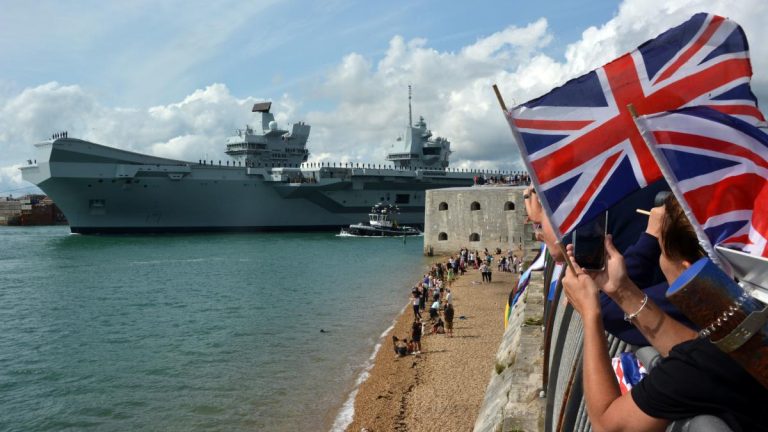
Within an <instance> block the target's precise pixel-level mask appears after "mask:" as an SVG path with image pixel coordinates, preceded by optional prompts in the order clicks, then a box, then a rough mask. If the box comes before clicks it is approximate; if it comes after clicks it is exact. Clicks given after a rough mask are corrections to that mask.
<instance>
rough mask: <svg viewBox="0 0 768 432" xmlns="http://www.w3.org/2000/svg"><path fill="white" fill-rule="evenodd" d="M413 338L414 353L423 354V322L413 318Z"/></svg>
mask: <svg viewBox="0 0 768 432" xmlns="http://www.w3.org/2000/svg"><path fill="white" fill-rule="evenodd" d="M411 339H413V354H421V322H420V321H419V320H413V325H412V326H411Z"/></svg>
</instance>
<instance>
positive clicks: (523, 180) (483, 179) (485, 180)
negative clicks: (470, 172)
mask: <svg viewBox="0 0 768 432" xmlns="http://www.w3.org/2000/svg"><path fill="white" fill-rule="evenodd" d="M474 180H475V184H476V185H479V186H482V185H510V186H517V185H527V184H529V183H530V182H531V177H530V176H529V175H528V173H526V172H524V171H516V172H513V173H510V174H499V175H487V174H482V175H479V176H475V177H474Z"/></svg>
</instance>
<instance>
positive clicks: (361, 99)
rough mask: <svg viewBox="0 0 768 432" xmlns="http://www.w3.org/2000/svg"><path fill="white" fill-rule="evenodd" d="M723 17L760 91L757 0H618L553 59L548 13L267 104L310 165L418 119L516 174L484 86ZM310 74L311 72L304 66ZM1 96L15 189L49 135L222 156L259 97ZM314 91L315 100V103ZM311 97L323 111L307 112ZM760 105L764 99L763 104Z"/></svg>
mask: <svg viewBox="0 0 768 432" xmlns="http://www.w3.org/2000/svg"><path fill="white" fill-rule="evenodd" d="M701 11H705V12H712V13H718V14H721V15H724V16H728V17H730V18H732V19H734V20H735V21H736V22H738V23H740V24H741V25H742V26H743V27H744V29H745V31H746V32H747V36H748V38H749V40H750V41H751V42H752V44H751V49H752V62H753V69H754V71H755V76H754V78H753V89H754V90H755V92H756V94H757V95H758V98H759V99H760V100H761V101H763V102H765V98H766V96H768V47H765V45H764V44H762V41H764V40H766V39H768V27H766V26H765V25H764V23H765V22H766V21H768V2H765V1H764V0H743V1H740V2H732V1H725V0H670V1H665V2H661V1H655V2H649V1H643V0H626V1H624V2H623V3H622V4H621V6H620V7H619V9H618V11H617V13H616V15H615V16H614V17H613V18H612V19H610V20H609V21H607V22H605V23H603V24H602V25H599V26H595V27H590V28H587V29H585V30H584V31H583V33H582V35H581V38H580V39H579V40H577V41H574V42H573V43H571V44H569V45H567V46H566V48H565V50H564V53H563V55H562V57H553V56H552V55H551V53H549V52H548V51H547V50H548V49H549V48H548V47H549V44H550V43H551V41H552V40H553V39H554V38H555V37H556V36H557V35H556V34H553V32H552V30H551V29H549V27H548V23H547V21H546V20H545V19H539V20H536V21H534V22H532V23H530V24H528V25H526V26H522V27H516V26H510V27H507V28H505V29H501V30H499V31H497V32H495V33H492V34H489V35H488V36H487V37H484V38H481V39H478V40H477V41H475V42H474V43H472V44H470V45H467V46H464V47H460V48H458V49H456V50H455V51H440V50H437V49H435V48H433V47H431V46H430V43H429V41H428V40H425V39H421V38H416V39H411V40H405V39H404V38H403V37H401V36H394V37H392V39H391V40H390V42H389V46H388V47H387V49H386V51H385V52H384V54H383V56H382V57H381V58H371V57H366V56H365V55H362V54H359V53H347V54H346V55H345V56H344V57H343V58H341V59H339V61H338V63H337V64H336V65H335V66H333V67H331V68H330V69H329V71H328V74H327V76H326V77H325V79H323V80H320V81H319V82H318V83H317V85H316V88H315V89H314V92H312V94H302V95H297V94H285V95H283V96H282V97H281V98H280V99H279V100H277V101H275V103H274V105H273V112H274V113H275V115H276V118H277V120H278V122H279V123H280V124H281V125H282V126H287V122H289V121H300V120H302V121H306V122H307V123H309V124H310V125H311V126H312V133H311V136H310V142H309V148H310V152H311V153H312V156H311V159H310V160H312V161H320V160H322V161H334V160H335V161H339V160H341V161H358V162H369V163H381V162H383V161H384V158H385V156H386V153H387V152H388V151H389V150H390V149H391V146H392V144H393V143H394V142H395V141H394V140H395V138H396V137H397V136H398V135H399V134H402V131H403V128H404V127H405V125H406V124H407V121H408V111H407V110H408V107H407V86H408V85H409V84H412V85H413V94H414V100H413V107H414V110H413V111H414V120H417V119H418V116H419V115H424V117H426V119H427V122H428V125H429V126H430V128H431V129H432V130H433V132H434V133H435V134H436V135H441V136H445V137H447V138H448V139H449V140H450V141H451V142H452V149H453V150H454V154H453V156H452V161H453V166H455V167H470V166H472V167H478V166H480V167H484V168H504V169H521V168H522V164H521V163H520V161H519V158H518V157H517V152H516V150H515V149H514V146H513V143H512V136H511V133H510V131H509V129H508V127H507V125H506V123H505V121H504V118H503V116H502V114H501V112H500V110H499V107H498V104H497V103H496V99H495V96H494V95H493V92H492V90H491V85H492V84H493V83H498V84H499V86H500V88H501V90H502V92H503V94H504V96H505V98H506V99H507V104H508V105H513V104H517V103H521V102H524V101H526V100H528V99H531V98H533V97H537V96H539V95H541V94H543V93H545V92H547V91H549V90H550V89H551V88H553V87H555V86H558V85H561V84H562V83H564V82H565V81H567V80H568V79H570V78H573V77H576V76H578V75H581V74H583V73H585V72H587V71H589V70H591V69H594V68H595V67H598V66H600V65H602V64H604V63H606V62H608V61H610V60H612V59H614V58H616V57H617V56H619V55H621V54H623V53H625V52H627V51H630V50H632V49H634V48H635V47H637V46H638V45H639V44H641V43H643V42H645V41H646V40H648V39H650V38H652V37H654V36H656V35H657V34H659V33H661V32H662V31H664V30H665V29H667V28H669V27H671V26H674V25H677V24H679V23H681V22H683V21H685V20H687V19H688V18H689V17H690V16H691V15H692V14H694V13H696V12H701ZM308 72H311V71H308ZM3 88H4V89H5V90H4V91H3V93H4V94H3V97H2V98H0V148H2V149H3V152H2V153H1V154H0V167H4V168H0V192H2V191H5V190H10V189H15V188H17V187H21V186H23V183H21V181H20V176H19V175H18V174H17V173H16V171H14V169H13V168H11V165H14V164H18V163H19V162H21V161H24V160H26V159H27V158H28V157H30V155H31V153H32V152H31V144H32V143H34V142H35V141H37V140H40V139H42V138H44V137H47V136H50V134H51V133H52V132H54V131H57V130H64V129H68V130H69V131H70V136H77V137H82V138H84V139H88V140H92V141H95V142H98V143H102V144H106V145H111V146H115V147H120V148H126V149H130V150H134V151H140V152H146V153H151V154H156V155H161V156H166V157H173V158H179V159H187V160H195V161H196V160H198V159H201V158H204V157H206V155H207V156H208V159H217V160H218V159H222V160H224V159H225V158H226V156H225V155H224V153H223V151H224V139H225V137H227V136H228V135H230V134H231V132H232V129H234V128H236V127H241V126H242V125H244V124H245V123H247V122H249V121H250V122H253V118H254V117H253V115H252V114H251V112H250V106H251V104H252V103H253V102H255V101H257V100H259V99H258V98H256V97H248V98H242V99H241V98H237V97H235V96H233V95H232V94H231V93H230V91H229V89H228V88H227V86H226V85H224V84H212V85H209V86H208V87H205V88H203V89H199V90H195V91H193V92H192V93H191V94H189V95H188V96H187V97H185V98H183V100H181V101H180V102H175V103H169V104H166V105H158V106H155V107H151V108H149V109H134V108H116V107H109V106H105V105H103V103H102V102H100V100H99V98H98V97H97V96H95V95H94V94H92V93H91V92H89V91H88V89H84V88H81V87H79V86H77V85H62V84H59V83H56V82H51V83H47V84H44V85H41V86H38V87H34V88H27V89H24V90H22V91H19V92H17V93H15V94H13V93H12V92H11V91H10V90H8V89H10V88H12V86H8V85H5V86H3ZM313 98H314V99H313ZM316 102H319V103H320V104H322V105H321V106H323V107H330V108H323V109H320V108H317V106H318V105H317V104H316V105H314V106H315V108H314V109H313V108H312V106H313V105H312V103H316ZM766 103H768V102H766Z"/></svg>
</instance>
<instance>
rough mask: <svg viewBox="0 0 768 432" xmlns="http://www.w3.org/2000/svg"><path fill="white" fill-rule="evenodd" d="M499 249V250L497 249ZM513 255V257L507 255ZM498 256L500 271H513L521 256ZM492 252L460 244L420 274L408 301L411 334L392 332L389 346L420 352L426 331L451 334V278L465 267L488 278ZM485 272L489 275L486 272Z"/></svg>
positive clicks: (403, 353) (403, 352) (403, 351)
mask: <svg viewBox="0 0 768 432" xmlns="http://www.w3.org/2000/svg"><path fill="white" fill-rule="evenodd" d="M496 252H497V253H499V254H500V253H501V251H500V250H497V251H496ZM508 256H509V257H512V258H508ZM508 256H507V255H505V256H503V257H502V258H501V261H503V262H504V263H505V264H504V265H503V266H502V265H501V264H500V265H499V268H500V269H501V268H504V270H503V271H513V269H514V268H517V266H520V265H522V259H520V258H519V257H517V256H516V255H514V254H512V252H511V251H510V252H509V253H508ZM493 259H494V258H493V256H492V255H491V253H490V252H489V251H488V250H487V249H486V250H485V251H483V252H480V251H478V250H475V251H470V250H469V249H467V248H461V249H460V250H459V252H458V253H457V254H455V255H451V256H450V257H449V258H448V260H447V261H446V262H438V263H436V264H434V265H432V266H430V268H429V270H428V272H427V273H425V274H424V276H423V278H422V279H421V280H419V282H418V283H417V284H416V285H415V286H414V287H413V288H412V290H411V295H410V297H409V303H410V305H411V308H412V310H413V324H412V326H411V329H410V330H411V331H410V334H409V335H407V336H405V337H402V338H398V337H397V336H396V335H393V336H392V346H393V349H394V352H395V355H396V356H398V357H403V356H406V355H418V354H421V349H422V348H421V340H422V337H423V336H425V335H437V334H444V335H446V337H453V329H454V318H455V317H456V309H455V307H454V304H453V293H452V292H451V286H452V285H453V282H454V281H455V280H456V279H457V278H458V277H459V276H461V275H464V274H466V273H467V271H469V270H471V269H474V270H480V272H481V273H482V277H483V281H484V282H486V281H487V282H489V283H490V282H491V276H490V273H491V271H490V264H491V263H492V262H493ZM486 272H487V273H488V275H487V276H486Z"/></svg>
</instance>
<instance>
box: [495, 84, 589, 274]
mask: <svg viewBox="0 0 768 432" xmlns="http://www.w3.org/2000/svg"><path fill="white" fill-rule="evenodd" d="M493 92H494V93H496V99H497V100H498V101H499V106H501V109H502V110H503V111H504V114H505V115H506V114H507V104H505V103H504V98H503V97H501V92H500V91H499V87H498V86H497V85H496V84H494V85H493ZM512 130H513V133H515V132H516V130H515V128H514V127H513V128H512ZM518 139H519V138H518ZM529 169H530V167H529ZM545 212H546V210H545ZM547 217H549V215H547ZM558 238H559V236H558ZM557 247H558V249H560V253H561V254H562V255H563V259H565V265H566V268H567V269H568V268H569V269H571V271H572V272H574V273H576V268H575V267H574V266H573V263H572V262H571V258H570V257H569V256H568V253H567V251H566V250H565V245H563V243H562V242H561V241H559V240H558V242H557Z"/></svg>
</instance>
